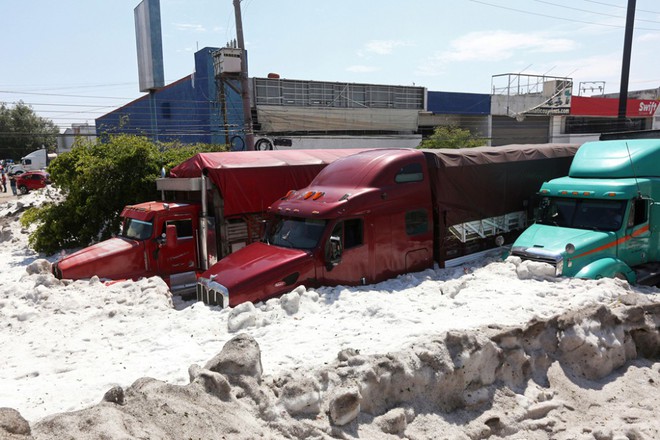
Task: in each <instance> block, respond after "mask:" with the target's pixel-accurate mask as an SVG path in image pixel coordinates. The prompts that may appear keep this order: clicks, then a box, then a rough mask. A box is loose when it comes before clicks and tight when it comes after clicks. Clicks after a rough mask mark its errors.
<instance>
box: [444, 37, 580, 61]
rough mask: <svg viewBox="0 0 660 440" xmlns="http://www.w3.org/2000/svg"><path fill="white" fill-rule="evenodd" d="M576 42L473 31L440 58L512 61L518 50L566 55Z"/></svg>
mask: <svg viewBox="0 0 660 440" xmlns="http://www.w3.org/2000/svg"><path fill="white" fill-rule="evenodd" d="M575 47H576V43H575V42H574V41H572V40H569V39H566V38H551V37H548V35H544V34H522V33H514V32H507V31H495V32H472V33H469V34H467V35H465V36H463V37H461V38H458V39H456V40H454V41H452V43H451V50H449V51H447V52H444V53H442V54H441V55H440V57H441V58H444V59H446V60H447V61H471V60H482V61H489V60H490V61H494V60H501V59H507V58H511V57H512V56H513V55H514V54H515V53H516V52H517V51H528V52H544V53H550V52H567V51H570V50H572V49H574V48H575Z"/></svg>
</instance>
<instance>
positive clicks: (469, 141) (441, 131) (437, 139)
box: [419, 125, 487, 148]
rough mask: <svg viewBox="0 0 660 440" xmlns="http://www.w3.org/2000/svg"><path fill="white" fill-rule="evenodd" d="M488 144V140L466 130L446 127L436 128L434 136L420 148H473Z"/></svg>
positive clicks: (424, 141) (452, 126) (450, 126)
mask: <svg viewBox="0 0 660 440" xmlns="http://www.w3.org/2000/svg"><path fill="white" fill-rule="evenodd" d="M486 144H487V141H486V139H484V138H481V137H479V136H478V135H476V134H473V133H472V132H471V131H470V130H468V129H466V128H460V127H457V126H455V125H445V126H439V127H436V128H435V130H433V134H432V135H431V136H429V137H428V138H427V139H424V140H423V141H422V144H421V145H420V146H419V148H472V147H480V146H483V145H486Z"/></svg>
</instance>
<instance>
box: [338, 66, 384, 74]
mask: <svg viewBox="0 0 660 440" xmlns="http://www.w3.org/2000/svg"><path fill="white" fill-rule="evenodd" d="M346 70H347V71H348V72H353V73H371V72H376V71H377V70H380V68H378V67H375V66H364V65H354V66H348V67H347V68H346Z"/></svg>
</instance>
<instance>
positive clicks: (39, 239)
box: [28, 135, 225, 253]
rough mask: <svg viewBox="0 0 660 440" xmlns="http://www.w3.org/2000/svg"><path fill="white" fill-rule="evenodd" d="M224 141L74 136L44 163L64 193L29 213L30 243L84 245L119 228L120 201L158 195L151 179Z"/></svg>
mask: <svg viewBox="0 0 660 440" xmlns="http://www.w3.org/2000/svg"><path fill="white" fill-rule="evenodd" d="M224 149H225V147H224V146H217V145H216V146H213V145H205V144H197V145H190V146H180V145H176V144H158V145H156V144H154V143H153V142H151V141H149V140H148V139H147V138H145V137H140V136H134V135H117V136H111V137H110V138H108V141H107V142H103V143H101V142H91V141H87V140H77V141H76V143H75V144H74V146H73V148H72V149H71V151H70V152H66V153H62V154H60V155H59V156H58V157H57V158H56V159H54V160H53V161H52V162H51V163H50V165H49V166H48V171H49V172H50V174H51V179H52V181H53V182H54V184H55V185H57V186H58V187H59V188H60V189H61V191H62V193H63V194H64V195H65V198H64V200H63V201H62V202H60V203H57V204H49V205H45V206H43V207H41V208H38V209H37V210H36V212H31V213H30V214H29V215H28V218H29V219H31V220H32V221H35V222H37V227H36V229H35V231H34V232H33V233H32V234H31V235H30V245H31V246H32V247H33V248H34V249H35V250H36V251H39V252H45V253H53V252H56V251H58V250H60V249H68V248H73V247H81V246H87V245H89V244H90V243H93V242H96V241H99V240H104V239H106V238H109V237H110V236H111V235H112V234H113V233H116V232H118V230H119V225H120V218H119V215H120V214H121V210H122V208H123V207H124V205H129V204H135V203H140V202H144V201H148V200H155V199H158V193H157V191H156V185H155V180H156V178H157V177H159V176H160V170H161V167H162V166H163V165H164V166H165V167H166V168H168V169H169V168H171V167H172V166H174V165H177V164H178V163H180V162H182V161H184V160H186V159H188V158H189V157H191V156H193V155H194V154H196V153H198V152H202V151H220V150H224Z"/></svg>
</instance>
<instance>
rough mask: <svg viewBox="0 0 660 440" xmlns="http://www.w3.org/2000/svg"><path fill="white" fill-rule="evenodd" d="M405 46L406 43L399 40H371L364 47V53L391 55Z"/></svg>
mask: <svg viewBox="0 0 660 440" xmlns="http://www.w3.org/2000/svg"><path fill="white" fill-rule="evenodd" d="M405 45H406V43H404V42H403V41H398V40H371V41H368V42H367V43H366V44H365V45H364V51H365V52H369V53H375V54H377V55H389V54H391V53H392V51H393V50H394V49H396V48H398V47H402V46H405Z"/></svg>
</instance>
